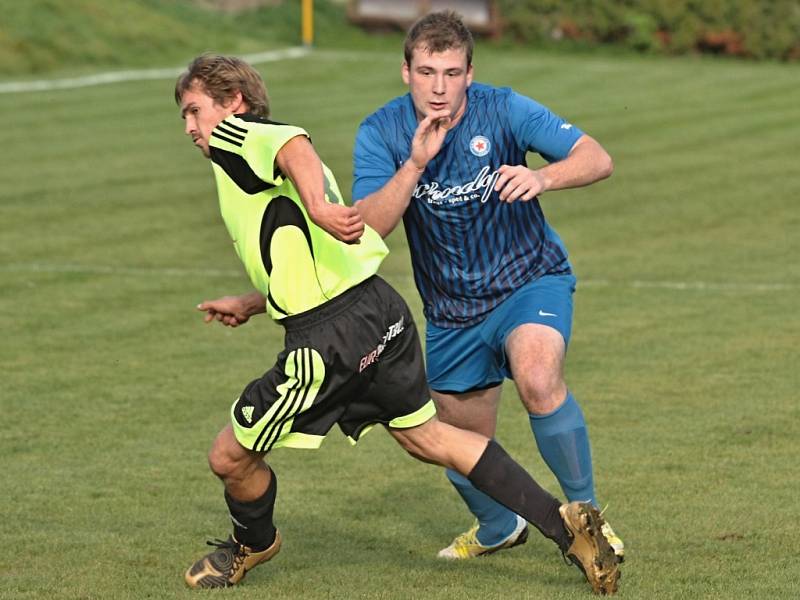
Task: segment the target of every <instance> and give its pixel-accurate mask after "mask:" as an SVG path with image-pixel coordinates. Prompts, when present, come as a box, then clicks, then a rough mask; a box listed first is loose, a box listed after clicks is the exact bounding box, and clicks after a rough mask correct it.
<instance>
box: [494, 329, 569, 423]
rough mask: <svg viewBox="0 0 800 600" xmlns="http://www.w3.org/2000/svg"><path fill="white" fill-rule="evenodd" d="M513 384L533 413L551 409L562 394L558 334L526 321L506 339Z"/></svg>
mask: <svg viewBox="0 0 800 600" xmlns="http://www.w3.org/2000/svg"><path fill="white" fill-rule="evenodd" d="M506 352H507V355H508V361H509V365H510V367H511V374H512V377H513V379H514V383H515V384H516V386H517V390H518V391H519V394H520V398H521V400H522V402H523V404H525V407H526V408H527V409H528V410H529V411H530V412H534V413H543V412H549V411H550V410H555V409H556V408H557V407H558V404H559V403H560V401H561V400H562V399H563V397H564V396H565V394H566V384H565V383H564V356H565V352H566V344H565V342H564V338H563V337H562V336H561V334H560V333H559V332H558V331H557V330H555V329H553V328H551V327H548V326H546V325H540V324H536V323H526V324H523V325H520V326H518V327H517V328H516V329H514V330H513V331H512V332H511V334H510V335H509V336H508V338H507V339H506Z"/></svg>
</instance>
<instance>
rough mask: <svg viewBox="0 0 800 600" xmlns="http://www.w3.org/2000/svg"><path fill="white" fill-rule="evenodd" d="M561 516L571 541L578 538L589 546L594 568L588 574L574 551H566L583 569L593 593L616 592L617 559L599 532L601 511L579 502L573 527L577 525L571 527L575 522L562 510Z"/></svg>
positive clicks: (618, 572)
mask: <svg viewBox="0 0 800 600" xmlns="http://www.w3.org/2000/svg"><path fill="white" fill-rule="evenodd" d="M565 512H566V511H565ZM562 519H563V520H564V523H565V525H566V526H567V529H568V530H569V532H570V533H571V534H572V536H573V544H575V543H576V542H577V541H578V539H579V538H580V540H581V541H582V543H583V544H584V545H588V546H589V547H590V548H591V555H592V556H594V557H595V558H594V561H593V563H594V564H593V565H592V566H593V567H594V568H593V570H592V571H593V572H592V573H591V574H589V573H587V572H586V570H585V569H584V567H583V565H582V564H581V561H580V560H578V558H577V557H576V556H575V555H574V554H568V555H567V556H568V558H569V559H570V560H571V561H572V563H573V564H574V565H575V566H577V567H578V568H579V569H580V570H581V571H582V572H583V575H584V576H585V577H586V580H587V581H588V582H589V584H590V585H591V586H592V590H593V591H594V592H595V593H596V594H602V595H612V594H615V593H616V592H617V589H618V586H619V578H620V576H621V573H620V571H619V562H620V561H619V558H618V557H617V555H616V554H614V549H613V548H612V547H611V544H609V543H608V540H607V539H606V538H605V536H604V535H603V533H602V531H601V530H602V527H603V523H604V521H603V517H602V516H600V512H599V511H598V510H597V509H596V508H595V507H593V506H592V505H591V504H586V503H581V504H580V506H579V507H578V514H577V519H578V521H579V523H578V524H577V526H576V527H577V528H573V527H574V526H575V525H574V524H573V523H572V522H570V520H568V519H567V518H565V514H564V513H563V512H562Z"/></svg>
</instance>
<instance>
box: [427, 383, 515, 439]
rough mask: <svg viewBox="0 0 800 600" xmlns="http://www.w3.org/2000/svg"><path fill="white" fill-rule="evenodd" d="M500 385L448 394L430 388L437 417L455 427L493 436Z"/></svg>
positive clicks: (495, 426)
mask: <svg viewBox="0 0 800 600" xmlns="http://www.w3.org/2000/svg"><path fill="white" fill-rule="evenodd" d="M500 390H501V386H499V385H495V386H493V387H490V388H487V389H484V390H477V391H472V392H465V393H463V394H449V393H442V392H436V391H433V390H431V396H433V401H434V403H435V404H436V412H437V415H438V417H439V419H440V420H441V421H442V422H444V423H448V424H450V425H453V426H455V427H459V428H461V429H467V430H469V431H475V432H477V433H480V434H482V435H485V436H486V437H493V436H494V434H495V430H496V428H497V407H498V405H499V404H500Z"/></svg>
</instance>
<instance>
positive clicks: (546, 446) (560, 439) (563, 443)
mask: <svg viewBox="0 0 800 600" xmlns="http://www.w3.org/2000/svg"><path fill="white" fill-rule="evenodd" d="M529 417H530V421H531V429H532V430H533V435H534V437H535V438H536V444H537V445H538V446H539V452H540V453H541V455H542V458H543V459H544V462H546V463H547V466H548V467H550V470H551V471H552V472H553V474H554V475H555V476H556V478H557V479H558V482H559V483H560V484H561V489H562V490H563V491H564V494H565V495H566V496H567V498H568V499H569V501H570V502H574V501H576V500H579V501H584V502H585V501H590V502H591V503H592V504H594V505H595V506H597V498H596V497H595V495H594V479H593V477H592V451H591V448H590V447H589V433H588V432H587V431H586V421H584V419H583V412H582V411H581V407H580V406H578V403H577V402H576V401H575V398H574V397H573V396H572V394H571V393H570V392H567V399H566V401H565V402H564V404H562V405H561V406H559V407H558V408H557V409H556V410H554V411H553V412H551V413H549V414H546V415H529Z"/></svg>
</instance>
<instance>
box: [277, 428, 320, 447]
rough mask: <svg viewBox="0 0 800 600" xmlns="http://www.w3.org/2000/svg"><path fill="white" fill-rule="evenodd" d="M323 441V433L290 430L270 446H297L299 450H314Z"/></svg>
mask: <svg viewBox="0 0 800 600" xmlns="http://www.w3.org/2000/svg"><path fill="white" fill-rule="evenodd" d="M323 441H325V436H324V435H311V434H310V433H300V432H298V431H295V432H292V433H290V434H288V435H285V436H283V437H282V438H280V439H279V440H278V441H277V442H275V444H274V445H273V446H272V448H273V449H275V448H299V449H301V450H316V449H318V448H319V447H320V446H321V445H322V442H323Z"/></svg>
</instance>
